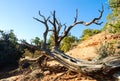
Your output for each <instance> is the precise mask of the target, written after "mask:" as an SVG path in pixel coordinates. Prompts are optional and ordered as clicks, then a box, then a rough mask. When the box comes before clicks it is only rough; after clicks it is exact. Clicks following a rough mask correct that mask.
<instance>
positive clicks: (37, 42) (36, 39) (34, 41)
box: [31, 37, 41, 46]
mask: <svg viewBox="0 0 120 81" xmlns="http://www.w3.org/2000/svg"><path fill="white" fill-rule="evenodd" d="M31 42H32V43H33V44H34V45H36V46H41V40H40V38H39V37H35V38H34V39H32V41H31Z"/></svg>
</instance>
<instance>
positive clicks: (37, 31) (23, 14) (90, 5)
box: [0, 0, 109, 41]
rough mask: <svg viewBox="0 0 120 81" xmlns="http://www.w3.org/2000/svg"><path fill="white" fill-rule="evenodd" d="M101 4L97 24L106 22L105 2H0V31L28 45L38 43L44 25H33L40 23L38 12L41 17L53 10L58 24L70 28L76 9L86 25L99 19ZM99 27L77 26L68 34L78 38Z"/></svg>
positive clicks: (58, 0)
mask: <svg viewBox="0 0 120 81" xmlns="http://www.w3.org/2000/svg"><path fill="white" fill-rule="evenodd" d="M101 4H104V7H105V11H104V14H103V17H102V19H101V21H104V23H105V20H106V16H107V14H108V13H109V10H108V5H107V0H0V29H1V30H5V31H8V30H10V29H13V30H14V33H15V34H16V36H17V37H18V38H19V39H25V40H27V41H30V40H31V39H32V38H34V37H36V36H37V37H40V39H42V33H43V32H44V25H43V24H41V23H39V22H37V21H36V20H34V19H33V17H37V18H39V19H41V17H39V15H38V11H39V10H40V11H41V13H42V14H43V15H45V16H49V15H51V12H52V11H53V10H56V16H57V18H59V20H60V21H61V22H62V23H66V24H67V25H70V24H71V23H72V22H73V19H74V16H75V10H76V9H78V11H79V16H78V20H84V21H89V20H91V19H92V18H94V17H98V16H99V12H98V10H99V9H101ZM104 23H103V24H102V25H101V26H97V25H90V26H83V25H77V26H76V27H75V28H73V29H72V30H71V34H72V35H75V36H77V37H78V38H79V37H80V35H81V34H82V31H83V30H84V29H86V28H94V29H100V28H101V27H103V25H104Z"/></svg>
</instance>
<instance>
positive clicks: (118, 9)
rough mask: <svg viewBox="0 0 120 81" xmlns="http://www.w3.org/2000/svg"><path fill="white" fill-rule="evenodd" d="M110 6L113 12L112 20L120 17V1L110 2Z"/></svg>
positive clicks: (110, 0)
mask: <svg viewBox="0 0 120 81" xmlns="http://www.w3.org/2000/svg"><path fill="white" fill-rule="evenodd" d="M108 2H109V6H110V8H111V10H112V14H111V16H112V18H114V17H119V16H120V0H108Z"/></svg>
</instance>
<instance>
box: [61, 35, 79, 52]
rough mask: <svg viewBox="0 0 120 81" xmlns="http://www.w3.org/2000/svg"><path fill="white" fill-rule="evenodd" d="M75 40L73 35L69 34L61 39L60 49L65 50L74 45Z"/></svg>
mask: <svg viewBox="0 0 120 81" xmlns="http://www.w3.org/2000/svg"><path fill="white" fill-rule="evenodd" d="M76 42H77V38H76V37H75V36H71V35H69V36H67V37H65V38H64V39H63V40H62V42H61V44H60V50H62V51H64V52H67V51H69V50H70V49H71V48H72V47H73V46H74V44H75V43H76Z"/></svg>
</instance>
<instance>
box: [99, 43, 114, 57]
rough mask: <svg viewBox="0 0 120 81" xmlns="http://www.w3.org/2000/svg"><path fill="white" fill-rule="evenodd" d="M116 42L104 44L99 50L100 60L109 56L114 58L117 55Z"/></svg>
mask: <svg viewBox="0 0 120 81" xmlns="http://www.w3.org/2000/svg"><path fill="white" fill-rule="evenodd" d="M114 44H115V42H114V41H111V42H107V41H106V42H104V43H102V44H101V45H100V47H99V48H98V50H97V51H98V54H99V55H100V56H99V59H102V58H105V57H107V56H114V55H115V49H116V48H115V47H114Z"/></svg>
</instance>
